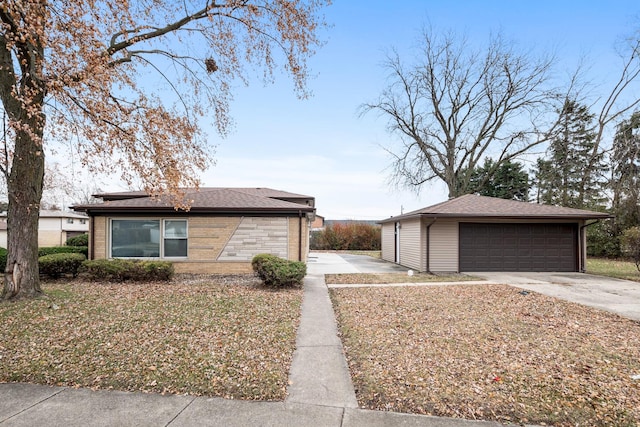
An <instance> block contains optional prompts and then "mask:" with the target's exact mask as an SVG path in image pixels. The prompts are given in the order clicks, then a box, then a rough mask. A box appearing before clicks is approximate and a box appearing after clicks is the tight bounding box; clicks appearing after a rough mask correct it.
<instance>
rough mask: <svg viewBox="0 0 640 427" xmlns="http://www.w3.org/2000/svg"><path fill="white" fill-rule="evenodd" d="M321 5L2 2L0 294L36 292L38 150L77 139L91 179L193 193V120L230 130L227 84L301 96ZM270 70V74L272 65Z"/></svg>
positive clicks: (223, 0) (202, 148)
mask: <svg viewBox="0 0 640 427" xmlns="http://www.w3.org/2000/svg"><path fill="white" fill-rule="evenodd" d="M328 3H329V1H328V0H288V1H282V0H184V1H169V0H138V1H133V2H126V1H120V0H56V1H47V0H5V1H3V2H1V5H0V100H1V101H2V109H3V113H4V114H6V116H7V117H8V125H9V126H8V131H7V134H8V135H9V138H7V139H5V142H6V143H7V144H6V147H7V150H6V153H5V154H6V158H7V159H8V162H9V163H8V164H10V170H9V169H7V170H5V171H4V172H5V173H6V176H7V178H8V179H7V189H8V198H9V211H8V251H9V254H8V259H7V267H6V271H5V285H4V290H3V292H2V297H3V298H5V299H7V298H16V297H23V296H25V297H27V296H37V295H39V294H40V293H41V289H40V282H39V275H38V265H37V261H38V259H37V241H38V234H37V230H38V228H37V227H38V212H39V209H40V202H41V198H42V190H43V176H44V172H45V167H44V165H45V161H44V153H45V151H46V150H45V148H46V147H47V146H48V144H50V143H51V142H52V141H72V140H73V141H74V142H75V145H76V147H77V150H78V152H79V153H80V155H81V159H82V161H83V162H84V163H85V165H87V166H88V167H89V168H90V169H91V170H93V171H109V172H111V173H113V171H114V170H117V171H120V173H121V174H122V177H123V179H124V180H125V181H129V180H131V179H133V177H134V176H141V177H142V178H143V179H144V182H145V189H146V190H147V191H149V192H150V193H151V194H159V193H161V192H162V193H165V194H169V195H173V196H174V200H175V201H176V207H184V208H187V207H188V201H185V200H182V197H181V192H180V188H181V187H191V186H196V185H197V184H198V182H199V179H198V176H199V171H201V170H202V169H204V168H205V167H206V166H207V165H208V164H209V162H210V158H209V156H208V153H209V150H208V143H207V138H206V136H205V135H204V134H203V133H202V131H201V129H202V125H201V122H202V120H203V119H209V120H210V121H212V122H215V124H216V125H217V128H218V130H219V132H220V133H222V134H224V133H225V132H226V130H227V129H228V126H229V101H230V99H231V83H232V81H234V79H240V80H243V81H247V75H246V70H247V69H256V68H257V69H262V70H264V78H265V80H266V81H270V80H272V79H273V76H274V72H275V70H276V69H284V70H285V71H286V72H288V74H289V75H290V76H291V78H292V79H293V81H294V84H295V89H296V91H297V92H298V94H299V95H300V96H301V97H304V96H306V95H307V92H306V90H305V88H306V79H307V75H308V70H307V66H306V60H307V58H308V57H309V56H310V55H312V54H313V53H314V49H315V48H316V47H317V46H318V45H319V44H320V43H319V40H318V39H317V36H316V33H317V30H318V28H319V26H322V25H323V24H324V23H323V20H322V16H321V15H320V10H321V8H322V7H323V6H325V5H326V4H328ZM279 64H280V65H279Z"/></svg>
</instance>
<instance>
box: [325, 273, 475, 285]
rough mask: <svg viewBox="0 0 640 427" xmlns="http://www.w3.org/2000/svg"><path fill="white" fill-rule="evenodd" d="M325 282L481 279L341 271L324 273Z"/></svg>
mask: <svg viewBox="0 0 640 427" xmlns="http://www.w3.org/2000/svg"><path fill="white" fill-rule="evenodd" d="M324 279H325V282H326V283H328V284H332V285H354V284H358V285H370V284H378V283H379V284H390V283H429V282H466V281H470V280H482V279H480V278H478V277H473V276H467V275H465V274H447V275H442V276H440V275H434V274H429V273H415V274H413V275H411V276H409V275H408V274H406V273H342V274H325V275H324Z"/></svg>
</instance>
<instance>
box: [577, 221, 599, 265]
mask: <svg viewBox="0 0 640 427" xmlns="http://www.w3.org/2000/svg"><path fill="white" fill-rule="evenodd" d="M599 222H600V220H599V219H596V220H594V221H593V222H590V223H588V224H586V223H585V224H584V225H581V226H580V232H579V233H578V234H579V236H578V239H580V273H586V272H587V243H586V242H587V236H586V234H585V231H584V229H585V228H587V227H589V226H590V225H593V224H597V223H599ZM583 242H584V245H583V244H582V243H583Z"/></svg>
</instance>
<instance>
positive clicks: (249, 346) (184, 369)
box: [0, 279, 302, 400]
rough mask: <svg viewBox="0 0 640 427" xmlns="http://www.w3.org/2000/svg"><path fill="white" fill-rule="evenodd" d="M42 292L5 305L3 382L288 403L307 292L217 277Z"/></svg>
mask: <svg viewBox="0 0 640 427" xmlns="http://www.w3.org/2000/svg"><path fill="white" fill-rule="evenodd" d="M238 280H239V281H242V279H238ZM253 281H255V279H253ZM44 290H45V292H46V293H47V295H48V298H46V299H39V300H32V301H18V302H12V303H6V302H5V303H2V304H0V324H1V325H2V327H1V328H0V361H1V363H0V381H2V382H29V383H38V384H51V385H62V386H78V387H91V388H95V389H116V390H128V391H145V392H159V393H179V394H190V395H211V396H220V397H225V398H237V399H252V400H253V399H255V400H282V399H284V397H285V394H286V387H287V380H288V374H289V367H290V364H291V359H292V355H293V351H294V350H295V337H296V330H297V327H298V322H299V315H300V305H301V301H302V290H300V289H293V290H286V291H272V290H269V289H265V288H263V287H260V286H258V285H255V284H249V285H246V284H245V285H241V284H237V283H224V284H219V283H216V282H215V280H213V281H203V282H197V283H180V282H175V283H169V284H164V283H146V284H95V283H81V282H73V283H63V282H60V283H50V284H45V285H44Z"/></svg>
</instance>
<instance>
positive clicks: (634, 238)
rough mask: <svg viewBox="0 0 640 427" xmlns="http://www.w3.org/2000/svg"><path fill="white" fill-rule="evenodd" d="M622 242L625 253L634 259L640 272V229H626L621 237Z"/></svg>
mask: <svg viewBox="0 0 640 427" xmlns="http://www.w3.org/2000/svg"><path fill="white" fill-rule="evenodd" d="M620 242H621V244H622V251H623V253H624V254H625V255H627V256H629V257H631V258H632V259H633V261H634V262H635V263H636V268H637V269H638V271H640V227H638V226H636V227H631V228H628V229H626V230H625V231H624V233H622V236H621V237H620Z"/></svg>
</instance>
